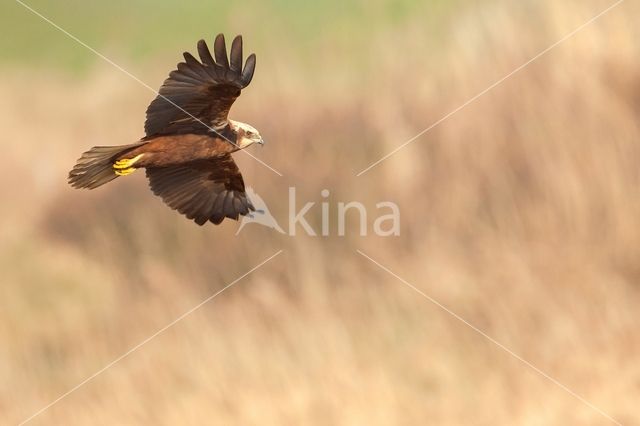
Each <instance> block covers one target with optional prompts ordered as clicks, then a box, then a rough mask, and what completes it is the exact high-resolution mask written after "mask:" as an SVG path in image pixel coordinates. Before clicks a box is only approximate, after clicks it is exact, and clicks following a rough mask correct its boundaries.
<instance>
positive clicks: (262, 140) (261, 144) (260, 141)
mask: <svg viewBox="0 0 640 426" xmlns="http://www.w3.org/2000/svg"><path fill="white" fill-rule="evenodd" d="M258 143H259V144H260V146H264V139H262V138H260V140H259V141H258Z"/></svg>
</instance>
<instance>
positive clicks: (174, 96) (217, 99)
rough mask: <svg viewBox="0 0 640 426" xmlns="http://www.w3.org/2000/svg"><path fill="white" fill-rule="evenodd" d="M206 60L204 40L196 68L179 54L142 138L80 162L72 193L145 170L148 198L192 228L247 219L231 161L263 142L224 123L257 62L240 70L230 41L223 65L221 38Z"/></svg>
mask: <svg viewBox="0 0 640 426" xmlns="http://www.w3.org/2000/svg"><path fill="white" fill-rule="evenodd" d="M213 52H214V57H215V59H214V57H212V56H211V52H210V51H209V48H208V47H207V44H206V43H205V41H204V40H200V41H199V42H198V54H199V56H200V61H198V60H197V59H196V58H195V57H194V56H193V55H191V54H190V53H188V52H185V53H184V59H185V61H184V62H180V63H179V64H178V67H177V69H176V70H174V71H172V72H171V73H170V74H169V78H167V79H166V80H165V81H164V84H163V85H162V87H161V88H160V91H159V94H158V96H157V97H156V98H155V99H154V100H153V101H152V102H151V104H150V105H149V107H148V108H147V118H146V122H145V124H144V130H145V134H146V136H144V137H143V138H142V139H140V140H139V141H138V142H136V143H134V144H131V145H121V146H97V147H93V148H91V149H90V150H89V151H87V152H85V153H84V154H82V156H81V157H80V159H79V160H78V162H77V163H76V165H75V166H74V167H73V169H72V170H71V171H70V172H69V183H70V184H71V186H73V187H75V188H88V189H93V188H97V187H99V186H101V185H104V184H105V183H107V182H110V181H112V180H113V179H115V178H117V177H118V176H126V175H128V174H130V173H133V172H134V171H135V170H136V169H139V168H144V169H146V174H147V178H148V179H149V186H150V187H151V190H152V191H153V193H154V194H156V195H158V196H160V197H161V198H162V200H163V201H164V202H165V203H166V204H167V205H169V207H171V208H172V209H175V210H177V211H178V212H180V213H181V214H183V215H185V216H186V217H187V218H189V219H192V220H193V221H194V222H195V223H197V224H198V225H203V224H205V223H206V222H207V221H211V222H212V223H214V224H216V225H217V224H219V223H221V222H222V221H223V220H224V218H225V217H227V218H231V219H234V220H238V217H239V215H247V214H249V213H250V212H251V211H254V210H255V208H254V207H253V205H252V204H251V201H250V200H249V198H248V197H247V194H246V192H245V186H244V180H243V179H242V175H241V174H240V170H238V166H236V163H235V162H234V161H233V158H232V157H231V153H232V152H235V151H238V150H240V149H244V148H247V147H248V146H250V145H253V144H254V143H257V144H260V145H262V144H264V141H263V140H262V137H261V136H260V133H258V131H257V130H256V129H254V128H253V127H251V126H250V125H248V124H245V123H241V122H239V121H234V120H230V119H229V118H228V117H227V116H228V114H229V109H230V108H231V105H232V104H233V102H234V101H235V100H236V98H237V97H238V96H240V91H241V90H242V89H244V88H245V87H247V86H248V85H249V83H250V82H251V79H252V78H253V72H254V70H255V67H256V56H255V55H254V54H251V55H249V57H248V58H247V61H246V62H245V63H244V66H243V58H242V36H237V37H236V38H235V39H234V40H233V43H232V45H231V52H230V56H229V57H227V48H226V46H225V40H224V36H223V35H222V34H219V35H218V36H217V37H216V39H215V42H214V47H213Z"/></svg>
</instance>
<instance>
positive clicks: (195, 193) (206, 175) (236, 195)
mask: <svg viewBox="0 0 640 426" xmlns="http://www.w3.org/2000/svg"><path fill="white" fill-rule="evenodd" d="M147 177H148V178H149V186H150V187H151V190H152V191H153V193H154V194H156V195H158V196H159V197H161V198H162V200H163V201H164V202H165V203H166V204H167V205H168V206H169V207H171V208H172V209H174V210H177V211H178V212H180V213H182V214H183V215H185V216H187V218H189V219H193V220H194V221H195V222H196V223H197V224H198V225H204V224H205V223H206V222H207V221H208V220H210V221H211V222H213V223H215V224H216V225H217V224H219V223H220V222H222V221H223V220H224V218H225V217H228V218H231V219H235V220H238V216H239V215H246V214H248V213H249V212H250V211H254V210H255V208H254V207H253V205H252V204H251V201H250V200H249V199H248V198H247V194H246V192H245V189H244V181H243V180H242V175H241V174H240V170H238V166H236V163H235V162H234V161H233V158H231V155H230V154H226V155H224V156H222V157H220V158H217V159H213V160H197V161H193V162H190V163H185V164H181V165H178V166H170V167H154V168H147Z"/></svg>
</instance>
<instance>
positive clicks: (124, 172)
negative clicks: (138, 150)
mask: <svg viewBox="0 0 640 426" xmlns="http://www.w3.org/2000/svg"><path fill="white" fill-rule="evenodd" d="M136 170H138V169H136V168H135V167H129V168H128V169H114V170H113V171H114V173H115V174H117V175H118V176H126V175H130V174H131V173H133V172H135V171H136Z"/></svg>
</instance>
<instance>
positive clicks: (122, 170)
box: [113, 154, 144, 176]
mask: <svg viewBox="0 0 640 426" xmlns="http://www.w3.org/2000/svg"><path fill="white" fill-rule="evenodd" d="M143 155H144V154H138V155H136V156H135V157H133V158H123V159H121V160H118V161H116V162H115V163H113V171H114V173H115V174H117V175H118V176H126V175H130V174H131V173H133V172H135V171H136V168H135V167H133V165H134V164H135V163H136V162H137V161H138V160H140V159H141V158H142V156H143Z"/></svg>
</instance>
